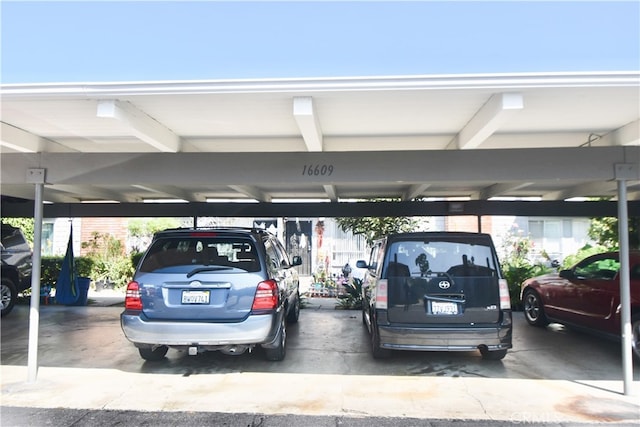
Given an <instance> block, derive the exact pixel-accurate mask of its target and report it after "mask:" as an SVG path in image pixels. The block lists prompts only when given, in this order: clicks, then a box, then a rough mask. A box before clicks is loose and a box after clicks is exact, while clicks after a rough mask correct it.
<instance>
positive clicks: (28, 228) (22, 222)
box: [2, 218, 34, 247]
mask: <svg viewBox="0 0 640 427" xmlns="http://www.w3.org/2000/svg"><path fill="white" fill-rule="evenodd" d="M2 223H3V224H9V225H13V226H14V227H18V228H20V229H21V230H22V234H24V238H25V239H27V241H28V242H29V244H30V245H31V246H32V247H33V233H34V222H33V218H2Z"/></svg>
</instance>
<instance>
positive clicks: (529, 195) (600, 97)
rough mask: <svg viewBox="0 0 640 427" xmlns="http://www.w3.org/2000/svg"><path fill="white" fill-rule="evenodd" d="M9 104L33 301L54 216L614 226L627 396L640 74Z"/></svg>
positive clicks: (45, 93) (13, 169)
mask: <svg viewBox="0 0 640 427" xmlns="http://www.w3.org/2000/svg"><path fill="white" fill-rule="evenodd" d="M0 89H1V95H2V99H1V115H2V128H1V129H2V138H1V141H0V149H1V151H0V153H2V159H1V167H2V171H1V178H2V212H3V215H4V216H33V217H34V218H35V220H36V221H35V224H36V238H35V247H34V253H35V254H36V256H35V257H34V271H35V272H36V274H34V278H33V284H34V286H33V287H34V289H35V290H37V289H38V288H39V282H40V278H39V277H37V276H38V275H39V270H40V257H39V253H40V247H39V246H40V239H39V237H40V232H41V223H42V218H43V217H44V216H46V217H56V216H68V217H70V216H79V217H82V216H120V217H124V216H194V217H197V216H261V215H264V216H266V215H268V216H285V215H288V216H372V215H385V216H390V215H462V214H465V215H469V214H472V215H490V214H510V213H511V214H513V213H517V214H519V215H531V216H535V215H556V216H602V215H607V216H616V215H617V216H618V218H619V219H620V221H619V224H620V236H621V238H620V248H621V252H622V254H623V256H622V257H621V258H622V260H623V261H624V262H623V265H622V268H621V271H623V272H626V274H623V275H622V278H621V291H622V301H623V304H622V305H623V307H622V320H623V362H622V364H623V370H624V373H623V375H624V383H625V394H628V393H630V387H631V377H632V375H631V374H632V360H631V325H630V319H631V317H630V309H629V307H630V301H629V275H628V271H629V269H628V266H625V264H626V262H627V260H628V256H625V254H627V253H628V246H629V242H628V240H627V230H626V224H627V218H628V215H629V213H631V215H634V216H635V215H640V170H639V169H640V73H639V72H637V71H636V72H611V73H537V74H491V75H436V76H401V77H361V78H331V79H286V80H224V81H179V82H132V83H77V84H24V85H23V84H13V85H2V86H0ZM374 198H393V199H397V200H400V201H399V202H387V203H372V202H367V200H371V199H374ZM579 198H604V199H606V200H607V201H597V202H596V201H581V202H575V201H570V200H576V199H579ZM302 199H304V200H306V202H304V203H302V202H300V200H302ZM311 199H313V200H314V201H320V202H322V203H311V202H310V201H309V200H311ZM525 199H528V200H534V201H522V200H525ZM151 200H153V201H155V203H148V202H149V201H151ZM169 200H171V201H176V200H179V201H180V202H181V203H171V204H168V203H160V202H161V201H164V202H166V201H169ZM38 294H39V292H35V291H34V292H33V295H38ZM625 297H626V299H625ZM625 301H626V302H625ZM38 303H39V301H38V298H35V297H34V298H33V300H32V312H31V313H32V314H31V328H30V338H31V339H30V348H29V379H30V380H32V381H34V380H35V378H36V374H37V332H38V309H39V307H38Z"/></svg>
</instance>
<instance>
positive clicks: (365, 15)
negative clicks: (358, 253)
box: [0, 0, 640, 84]
mask: <svg viewBox="0 0 640 427" xmlns="http://www.w3.org/2000/svg"><path fill="white" fill-rule="evenodd" d="M0 15H1V49H2V50H1V63H0V82H1V83H4V84H8V83H56V82H76V83H78V82H122V81H166V80H220V79H222V80H226V79H278V78H283V79H290V78H323V77H364V76H405V75H434V74H479V73H529V72H582V71H638V70H640V1H637V0H635V1H567V2H561V1H530V2H525V1H498V2H489V1H473V2H463V1H408V2H401V1H391V2H384V1H354V2H346V1H317V2H312V1H287V2H285V1H279V2H274V1H258V2H249V1H233V2H231V1H227V2H225V1H194V2H186V1H175V2H171V1H164V2H154V1H134V2H124V1H86V2H82V1H69V2H59V1H44V2H35V1H25V0H21V1H10V0H1V2H0Z"/></svg>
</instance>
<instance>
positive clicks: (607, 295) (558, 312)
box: [522, 251, 640, 359]
mask: <svg viewBox="0 0 640 427" xmlns="http://www.w3.org/2000/svg"><path fill="white" fill-rule="evenodd" d="M629 266H630V268H631V271H630V278H631V323H632V330H633V343H632V346H633V352H634V356H635V357H636V358H638V359H640V342H639V340H640V251H632V252H631V253H630V255H629ZM619 270H620V261H619V253H618V252H608V253H602V254H597V255H592V256H590V257H587V258H585V259H583V260H582V261H580V262H579V263H577V264H576V265H574V266H573V267H572V268H570V269H568V270H561V271H560V272H559V273H553V274H547V275H544V276H539V277H534V278H531V279H528V280H526V281H525V282H524V283H523V284H522V303H523V306H524V316H525V319H527V322H528V323H529V324H530V325H533V326H546V325H547V324H549V323H551V322H557V323H562V324H565V325H567V326H573V327H577V328H581V329H586V330H588V331H591V332H595V333H597V334H600V335H604V336H606V337H609V338H615V339H620V335H621V327H620V317H621V306H620V276H619V274H618V272H619Z"/></svg>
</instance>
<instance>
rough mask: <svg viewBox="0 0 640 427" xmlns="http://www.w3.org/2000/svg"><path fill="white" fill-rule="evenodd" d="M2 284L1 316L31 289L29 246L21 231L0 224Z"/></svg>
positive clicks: (11, 308)
mask: <svg viewBox="0 0 640 427" xmlns="http://www.w3.org/2000/svg"><path fill="white" fill-rule="evenodd" d="M0 250H1V251H2V283H1V285H0V298H1V300H0V301H1V304H2V316H5V315H7V314H9V312H10V311H11V310H13V306H14V305H15V303H16V301H17V299H18V294H19V293H20V292H22V291H24V290H26V289H29V288H30V287H31V268H32V266H31V258H32V250H31V246H29V243H28V242H27V239H25V237H24V235H23V234H22V230H20V229H19V228H17V227H13V226H11V225H9V224H2V245H1V246H0Z"/></svg>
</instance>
